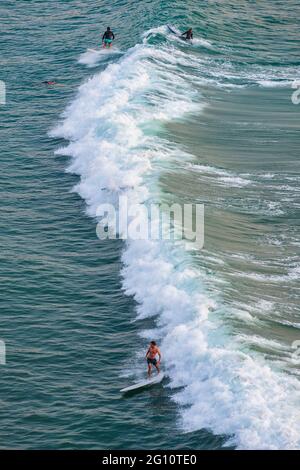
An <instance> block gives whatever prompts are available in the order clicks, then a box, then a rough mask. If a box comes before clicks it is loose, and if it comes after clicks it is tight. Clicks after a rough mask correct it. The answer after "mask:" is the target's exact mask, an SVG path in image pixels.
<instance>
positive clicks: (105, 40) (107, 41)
mask: <svg viewBox="0 0 300 470" xmlns="http://www.w3.org/2000/svg"><path fill="white" fill-rule="evenodd" d="M113 39H115V35H114V33H113V32H112V31H111V30H110V27H109V26H108V27H107V30H106V31H105V33H104V34H103V36H102V44H103V47H106V46H108V47H111V45H112V42H113Z"/></svg>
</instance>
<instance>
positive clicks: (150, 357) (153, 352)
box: [146, 341, 161, 377]
mask: <svg viewBox="0 0 300 470" xmlns="http://www.w3.org/2000/svg"><path fill="white" fill-rule="evenodd" d="M157 355H158V357H159V360H157V359H156V356H157ZM146 359H147V363H148V377H150V376H151V372H152V366H154V367H155V368H156V370H157V372H158V374H159V373H160V369H159V364H160V361H161V352H160V350H159V347H158V346H157V344H156V342H155V341H151V343H150V345H149V348H148V351H147V353H146Z"/></svg>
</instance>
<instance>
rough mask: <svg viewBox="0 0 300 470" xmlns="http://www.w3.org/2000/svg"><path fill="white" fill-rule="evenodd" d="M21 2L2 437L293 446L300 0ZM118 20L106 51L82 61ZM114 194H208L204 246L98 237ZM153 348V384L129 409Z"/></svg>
mask: <svg viewBox="0 0 300 470" xmlns="http://www.w3.org/2000/svg"><path fill="white" fill-rule="evenodd" d="M17 3H18V6H17V7H16V2H13V1H5V0H4V1H3V2H1V7H0V13H1V17H2V18H3V21H2V28H1V46H2V47H1V52H2V54H1V74H0V79H1V80H3V81H5V83H6V89H7V97H6V104H5V105H0V114H1V122H0V126H1V136H2V139H1V140H2V151H1V157H0V158H1V168H2V171H1V186H0V187H1V192H2V217H1V219H0V224H1V230H0V237H1V248H2V249H1V264H0V276H1V283H0V289H1V300H2V302H1V306H2V308H1V316H0V339H1V340H2V341H5V344H6V352H7V354H6V364H5V365H0V371H1V374H0V384H1V386H0V400H1V409H0V416H1V431H0V447H1V448H26V449H54V448H56V449H97V448H102V449H117V448H118V449H136V448H143V449H150V448H151V449H166V448H169V449H176V448H177V449H179V448H180V449H187V448H190V449H221V448H225V449H226V448H235V449H296V448H299V447H300V416H299V397H300V394H299V392H300V386H299V361H295V360H293V357H294V356H293V353H295V349H294V348H293V343H294V341H297V340H299V339H300V332H299V328H300V315H299V274H300V264H299V205H300V203H299V201H300V198H299V180H300V169H299V163H298V158H299V110H300V107H299V106H297V105H295V104H293V103H292V100H291V96H292V93H293V91H294V90H293V89H292V84H293V82H294V81H295V80H297V79H298V80H299V79H300V73H299V72H300V61H299V20H298V18H299V13H300V12H299V9H300V7H299V2H297V1H296V0H289V1H283V0H276V1H272V2H270V1H266V0H259V1H252V2H248V1H242V0H235V1H231V2H230V4H229V2H223V1H220V0H219V1H217V0H215V1H210V2H195V1H192V0H187V1H184V2H183V1H175V2H174V1H172V2H171V1H164V2H158V1H151V2H150V1H143V0H141V1H138V2H137V1H125V0H112V1H111V2H110V3H109V4H107V2H104V1H102V0H101V1H95V2H93V3H92V4H91V3H90V2H87V1H79V0H78V1H76V0H72V1H65V0H63V1H59V2H58V1H53V2H49V3H45V2H40V1H37V0H33V1H30V2H29V1H21V0H20V1H19V2H17ZM168 23H171V24H173V25H174V26H176V27H178V28H179V29H182V30H183V29H187V27H189V26H193V28H194V34H195V40H194V42H193V44H188V43H185V42H183V41H181V40H179V39H177V38H176V37H175V36H173V35H172V34H170V32H169V31H168V28H167V24H168ZM107 25H110V26H111V27H112V29H113V30H114V32H115V33H116V41H115V44H114V46H113V49H112V50H111V51H109V52H106V51H102V52H101V53H99V54H95V53H93V52H90V51H88V48H95V47H96V48H97V47H98V46H99V43H100V38H101V34H102V32H103V30H104V29H105V28H106V26H107ZM44 80H55V81H57V82H58V83H59V85H58V86H54V87H47V86H45V85H44V84H42V82H43V81H44ZM120 194H122V195H124V196H127V198H128V200H129V201H130V202H149V201H153V200H155V201H157V202H166V203H171V202H179V203H183V202H185V203H191V202H193V203H202V204H204V205H205V243H204V247H203V249H202V250H187V249H186V245H185V244H184V243H183V242H180V241H178V242H176V243H173V242H166V241H142V240H140V241H130V242H126V243H125V242H123V241H121V240H105V241H100V240H99V239H98V238H97V235H96V224H97V217H96V213H97V208H98V206H99V204H102V203H115V202H116V200H117V198H118V197H119V195H120ZM153 338H155V339H157V341H158V342H159V344H160V345H161V350H162V354H163V365H164V370H165V373H166V378H165V379H164V381H163V383H162V386H157V387H153V388H151V389H149V390H145V391H143V392H141V393H137V394H134V395H130V396H127V397H123V396H122V395H121V394H120V393H119V389H120V388H122V387H123V386H126V385H127V384H128V383H130V382H131V381H134V380H136V379H137V378H139V377H143V375H144V374H145V362H144V354H145V349H146V347H147V343H148V341H149V339H153Z"/></svg>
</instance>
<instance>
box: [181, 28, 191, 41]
mask: <svg viewBox="0 0 300 470" xmlns="http://www.w3.org/2000/svg"><path fill="white" fill-rule="evenodd" d="M184 36H185V37H184ZM181 37H183V38H184V39H185V40H186V41H188V40H190V39H193V38H194V35H193V29H192V28H190V29H188V30H187V31H186V32H185V33H182V35H181Z"/></svg>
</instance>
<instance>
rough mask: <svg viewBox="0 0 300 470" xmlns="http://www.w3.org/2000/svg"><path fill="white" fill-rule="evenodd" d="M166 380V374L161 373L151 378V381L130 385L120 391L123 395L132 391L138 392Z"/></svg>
mask: <svg viewBox="0 0 300 470" xmlns="http://www.w3.org/2000/svg"><path fill="white" fill-rule="evenodd" d="M163 378H164V374H163V373H162V372H160V373H159V374H157V375H155V376H154V377H151V378H150V379H146V380H142V381H141V382H138V383H136V384H133V385H130V387H125V388H122V390H120V392H122V393H126V392H131V391H132V390H138V389H139V388H144V387H149V386H150V385H154V384H158V383H159V382H161V381H162V379H163Z"/></svg>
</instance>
